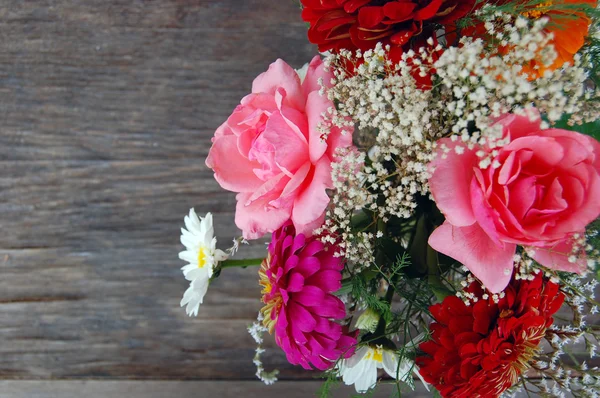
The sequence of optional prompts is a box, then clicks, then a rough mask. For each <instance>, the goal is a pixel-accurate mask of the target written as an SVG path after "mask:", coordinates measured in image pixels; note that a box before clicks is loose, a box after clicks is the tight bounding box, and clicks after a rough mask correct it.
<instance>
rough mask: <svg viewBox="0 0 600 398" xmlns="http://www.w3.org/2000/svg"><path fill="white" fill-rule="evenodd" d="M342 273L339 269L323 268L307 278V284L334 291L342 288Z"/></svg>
mask: <svg viewBox="0 0 600 398" xmlns="http://www.w3.org/2000/svg"><path fill="white" fill-rule="evenodd" d="M341 279H342V274H341V273H340V272H339V271H334V270H323V271H320V272H317V273H316V274H314V275H312V276H311V277H310V278H309V279H307V281H306V284H307V285H314V286H317V287H319V288H320V289H323V290H324V291H326V292H335V291H338V290H340V289H341V288H342V281H341Z"/></svg>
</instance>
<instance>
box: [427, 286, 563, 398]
mask: <svg viewBox="0 0 600 398" xmlns="http://www.w3.org/2000/svg"><path fill="white" fill-rule="evenodd" d="M467 291H468V292H470V293H474V294H475V295H476V297H479V298H480V299H479V300H478V301H477V303H475V304H474V305H470V306H467V305H465V303H464V302H463V301H462V300H461V299H459V298H458V297H455V296H450V297H446V299H444V301H443V302H442V303H441V304H436V305H433V306H431V307H430V310H431V313H432V315H433V317H434V318H435V320H436V322H434V323H432V324H431V327H430V330H431V333H432V334H431V340H429V341H426V342H424V343H422V344H421V345H420V346H419V348H420V349H421V350H422V351H423V352H424V353H425V355H423V356H419V357H417V359H416V363H417V365H418V366H419V368H420V370H419V372H420V373H421V375H422V376H423V378H424V379H425V381H427V382H428V383H431V384H433V385H434V386H435V388H437V389H438V391H439V392H440V393H441V394H442V396H444V397H453V398H454V397H460V398H490V397H497V396H499V395H500V394H501V393H502V392H503V391H505V390H506V389H508V388H509V387H510V386H512V385H513V384H515V383H516V382H517V380H518V377H519V375H520V374H521V373H523V371H524V370H525V369H527V368H528V367H529V365H528V363H529V361H530V360H531V359H532V358H533V357H534V356H535V354H536V352H537V350H538V346H539V344H540V341H541V340H542V338H543V337H544V336H545V334H546V329H547V328H548V327H549V326H550V325H551V324H552V322H553V319H552V315H553V314H554V313H556V311H558V309H559V308H560V306H561V305H562V303H563V301H564V295H563V294H562V292H560V291H559V288H558V285H557V284H555V283H552V282H550V281H548V280H547V279H545V278H543V277H542V276H541V274H539V275H537V276H536V277H535V278H534V279H533V280H532V281H525V280H516V279H513V280H512V281H511V283H510V284H509V285H508V287H507V288H506V290H505V291H504V293H505V296H504V297H503V298H501V299H500V300H499V301H498V303H494V301H493V300H492V298H491V297H490V298H488V299H485V300H484V299H482V297H483V295H484V292H483V291H482V289H481V285H479V283H477V282H474V283H473V284H471V286H469V288H468V289H467Z"/></svg>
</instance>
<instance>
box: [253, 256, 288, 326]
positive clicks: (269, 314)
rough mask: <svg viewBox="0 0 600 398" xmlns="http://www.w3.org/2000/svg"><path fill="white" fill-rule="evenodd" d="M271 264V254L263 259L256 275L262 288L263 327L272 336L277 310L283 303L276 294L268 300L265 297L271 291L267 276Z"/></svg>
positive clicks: (271, 287)
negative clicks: (263, 304)
mask: <svg viewBox="0 0 600 398" xmlns="http://www.w3.org/2000/svg"><path fill="white" fill-rule="evenodd" d="M270 262H271V254H269V255H268V256H267V258H265V259H264V260H263V262H262V264H261V266H260V270H259V271H258V275H259V277H260V281H259V283H260V285H261V286H262V291H261V293H262V295H263V297H262V301H263V303H265V304H266V305H265V306H264V307H263V308H262V309H261V310H260V312H261V313H262V314H263V317H264V319H263V325H264V326H265V327H266V328H267V329H268V330H269V333H271V334H273V330H274V329H275V323H276V322H277V315H278V314H279V309H280V307H281V304H282V302H283V300H282V298H281V295H280V294H277V295H275V296H274V297H270V298H268V297H267V295H269V294H270V293H271V291H272V290H273V285H272V283H271V280H270V279H269V277H268V276H267V270H268V269H269V266H270Z"/></svg>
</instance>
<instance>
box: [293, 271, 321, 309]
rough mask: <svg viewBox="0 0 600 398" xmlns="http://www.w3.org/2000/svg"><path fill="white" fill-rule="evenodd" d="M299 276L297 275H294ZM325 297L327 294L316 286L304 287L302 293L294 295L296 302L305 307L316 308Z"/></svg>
mask: <svg viewBox="0 0 600 398" xmlns="http://www.w3.org/2000/svg"><path fill="white" fill-rule="evenodd" d="M294 275H297V274H294ZM324 297H325V292H323V290H321V289H319V288H318V287H316V286H304V288H303V289H302V291H299V292H297V293H296V294H294V301H296V302H298V303H300V304H302V305H303V306H305V307H316V306H318V305H321V302H322V301H323V299H324Z"/></svg>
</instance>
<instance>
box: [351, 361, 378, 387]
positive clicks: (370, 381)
mask: <svg viewBox="0 0 600 398" xmlns="http://www.w3.org/2000/svg"><path fill="white" fill-rule="evenodd" d="M364 362H365V363H366V366H365V370H364V371H363V374H362V377H360V378H359V379H358V380H356V382H355V383H354V388H355V389H356V392H359V393H365V392H367V391H368V390H369V389H370V388H371V387H373V386H374V385H375V383H377V364H376V362H375V361H371V360H368V361H364Z"/></svg>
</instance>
